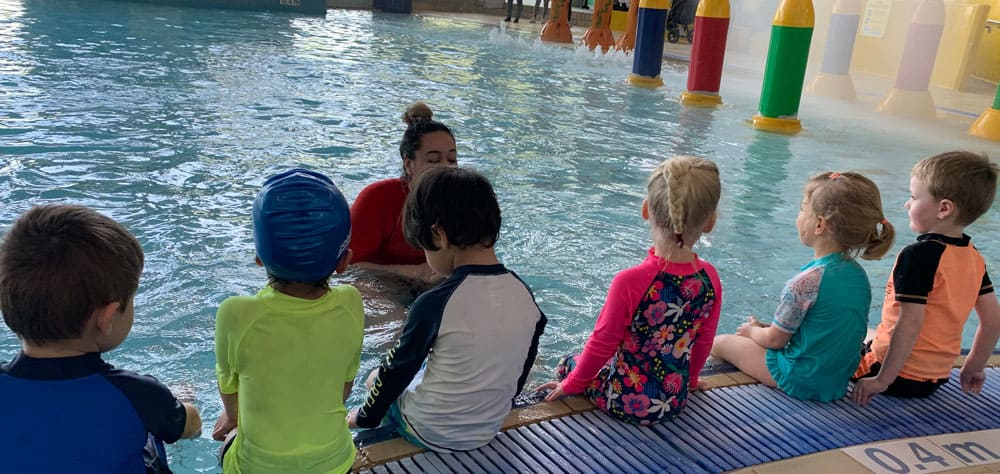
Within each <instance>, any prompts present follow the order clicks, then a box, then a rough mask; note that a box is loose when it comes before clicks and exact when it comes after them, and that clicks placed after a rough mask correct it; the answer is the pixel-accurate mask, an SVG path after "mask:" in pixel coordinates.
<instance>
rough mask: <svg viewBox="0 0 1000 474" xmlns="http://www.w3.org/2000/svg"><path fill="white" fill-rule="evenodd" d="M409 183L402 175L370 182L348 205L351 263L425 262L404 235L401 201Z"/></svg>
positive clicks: (404, 198) (407, 263)
mask: <svg viewBox="0 0 1000 474" xmlns="http://www.w3.org/2000/svg"><path fill="white" fill-rule="evenodd" d="M409 193H410V186H409V184H407V182H406V181H405V180H403V179H402V178H391V179H385V180H382V181H378V182H375V183H372V184H369V185H368V186H366V187H365V188H364V189H362V190H361V192H360V193H358V197H357V198H355V199H354V203H353V204H351V247H350V248H351V252H353V255H352V256H351V262H352V263H360V262H371V263H377V264H380V265H418V264H421V263H424V262H425V261H426V257H424V251H423V250H420V249H415V248H413V246H411V245H410V244H409V243H407V242H406V237H405V236H404V235H403V224H402V215H403V203H405V202H406V195H407V194H409Z"/></svg>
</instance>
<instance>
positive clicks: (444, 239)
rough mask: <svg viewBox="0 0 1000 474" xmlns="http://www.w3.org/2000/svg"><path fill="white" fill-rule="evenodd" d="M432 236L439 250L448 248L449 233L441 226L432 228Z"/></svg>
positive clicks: (435, 225)
mask: <svg viewBox="0 0 1000 474" xmlns="http://www.w3.org/2000/svg"><path fill="white" fill-rule="evenodd" d="M431 236H432V238H433V240H434V245H435V246H437V248H439V249H445V248H448V233H447V232H445V231H444V229H442V228H441V227H440V226H439V225H437V224H434V225H432V226H431Z"/></svg>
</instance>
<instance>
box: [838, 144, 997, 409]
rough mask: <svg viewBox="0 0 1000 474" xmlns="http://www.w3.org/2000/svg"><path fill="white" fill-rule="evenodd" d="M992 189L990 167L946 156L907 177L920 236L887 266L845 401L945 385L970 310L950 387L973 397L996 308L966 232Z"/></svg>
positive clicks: (962, 155) (916, 393)
mask: <svg viewBox="0 0 1000 474" xmlns="http://www.w3.org/2000/svg"><path fill="white" fill-rule="evenodd" d="M996 189H997V165H996V164H994V163H991V162H990V161H989V159H988V158H987V157H986V155H977V154H975V153H970V152H967V151H952V152H946V153H941V154H939V155H936V156H932V157H930V158H926V159H924V160H921V161H920V162H919V163H917V164H916V165H915V166H914V167H913V170H912V171H911V177H910V199H909V200H908V201H906V209H907V210H908V216H909V219H910V229H911V230H913V231H914V232H919V233H920V236H918V237H917V241H916V242H914V243H912V244H910V245H907V246H906V247H905V248H903V250H901V251H900V252H899V255H898V256H897V257H896V264H895V265H894V266H893V268H892V273H891V274H890V276H889V282H888V283H887V284H886V289H885V301H884V302H883V303H882V321H881V322H880V323H879V325H878V329H877V331H876V333H875V337H874V338H873V339H872V340H871V341H870V342H869V343H868V344H867V345H866V347H865V354H864V356H863V357H862V359H861V363H860V364H859V365H856V366H855V367H856V369H857V371H856V372H855V373H854V376H855V377H857V378H860V380H858V381H857V383H855V385H854V390H853V391H851V399H852V400H854V401H855V402H858V403H861V404H865V403H868V401H869V400H871V398H872V397H873V396H875V395H877V394H879V393H883V392H884V393H885V394H886V395H891V396H896V397H928V396H930V395H931V394H933V393H934V391H935V390H937V388H938V387H940V386H941V385H944V383H946V382H947V381H948V378H949V376H950V374H951V368H952V365H953V364H954V363H955V360H956V359H957V358H958V355H959V353H960V351H961V347H962V330H963V328H964V327H965V322H966V320H968V318H969V314H970V313H971V312H972V310H973V309H975V310H976V314H977V315H978V316H979V327H978V328H977V329H976V335H975V338H974V339H973V340H972V348H971V350H970V351H969V355H968V356H967V357H966V358H965V363H964V364H962V369H961V371H960V372H959V380H960V383H961V384H962V390H963V391H965V392H971V393H979V391H980V390H981V389H982V387H983V383H984V382H985V380H986V373H985V372H984V371H983V368H984V367H985V365H986V362H987V360H988V359H989V357H990V355H991V353H992V352H993V348H994V347H996V344H997V339H998V338H1000V304H998V303H997V296H996V293H995V292H994V291H993V283H991V282H990V277H989V274H988V273H987V272H986V262H985V260H984V259H983V256H982V255H980V253H979V251H978V250H976V248H975V247H974V246H973V245H972V243H971V239H970V238H969V236H968V235H966V234H965V227H966V226H968V225H969V224H972V223H973V222H975V220H976V219H978V218H979V216H982V215H983V214H985V213H986V212H987V211H989V209H990V206H991V205H992V204H993V197H994V196H995V195H996ZM852 369H853V368H852Z"/></svg>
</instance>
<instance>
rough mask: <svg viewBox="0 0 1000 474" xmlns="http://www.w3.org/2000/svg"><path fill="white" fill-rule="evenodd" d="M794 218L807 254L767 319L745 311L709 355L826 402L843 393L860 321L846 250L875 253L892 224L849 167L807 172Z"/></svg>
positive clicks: (881, 251) (863, 303)
mask: <svg viewBox="0 0 1000 474" xmlns="http://www.w3.org/2000/svg"><path fill="white" fill-rule="evenodd" d="M795 225H796V228H797V229H798V232H799V239H800V240H801V241H802V243H803V244H804V245H805V246H807V247H811V248H812V249H813V260H812V261H811V262H809V263H808V264H806V265H805V266H804V267H802V270H801V272H800V273H799V274H798V275H796V276H795V277H794V278H792V279H791V280H789V281H788V282H787V283H786V284H785V288H784V289H783V290H782V292H781V301H780V302H779V304H778V309H777V310H776V311H775V313H774V321H773V322H772V323H771V324H770V325H767V324H764V323H761V322H759V321H758V320H757V319H756V318H754V317H752V316H751V317H749V318H748V321H747V322H746V323H744V324H743V325H741V326H740V327H739V328H737V329H736V334H735V335H721V336H718V337H716V338H715V343H714V344H713V345H712V357H714V358H717V359H722V360H725V361H728V362H729V363H731V364H733V365H735V366H736V367H737V368H738V369H740V370H742V371H743V372H745V373H746V374H747V375H750V376H751V377H753V378H755V379H757V380H759V381H760V382H761V383H763V384H765V385H767V386H770V387H777V388H778V389H780V390H781V391H783V392H785V393H787V394H788V395H791V396H792V397H795V398H798V399H802V400H818V401H821V402H829V401H833V400H837V399H839V398H841V397H843V396H844V394H845V393H846V392H847V382H848V380H849V379H850V377H851V375H853V373H854V368H855V367H857V366H858V362H859V360H860V358H861V351H860V347H861V342H862V341H863V340H864V337H865V333H866V331H867V328H868V310H869V307H870V306H871V298H872V296H871V285H870V283H869V282H868V276H867V275H866V274H865V271H864V269H863V268H861V266H860V265H858V263H857V262H856V261H855V259H854V256H856V255H858V254H860V256H861V258H863V259H865V260H872V259H878V258H881V257H882V256H883V255H885V254H886V252H888V251H889V249H890V248H891V247H892V242H893V238H894V236H895V231H894V230H893V227H892V225H891V224H889V223H888V222H887V221H886V220H885V217H883V214H882V199H881V196H880V194H879V190H878V186H876V185H875V183H873V182H872V181H871V180H869V179H868V178H866V177H864V176H862V175H860V174H858V173H854V172H844V173H835V172H825V173H821V174H819V175H816V176H814V177H813V178H812V179H810V180H809V182H808V183H807V184H806V188H805V196H804V197H803V199H802V206H801V207H800V209H799V216H798V219H796V221H795Z"/></svg>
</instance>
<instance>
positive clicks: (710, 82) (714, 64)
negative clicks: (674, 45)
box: [681, 0, 729, 107]
mask: <svg viewBox="0 0 1000 474" xmlns="http://www.w3.org/2000/svg"><path fill="white" fill-rule="evenodd" d="M728 32H729V0H702V1H701V2H700V3H698V10H697V11H696V12H695V16H694V42H693V43H692V44H691V65H690V66H689V67H688V80H687V90H686V91H684V92H683V93H681V103H682V104H684V105H694V106H699V107H711V106H715V105H719V104H721V103H722V97H721V96H720V95H719V84H721V83H722V63H723V60H724V59H725V56H726V36H727V35H728Z"/></svg>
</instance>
